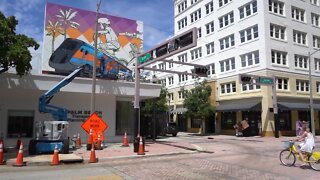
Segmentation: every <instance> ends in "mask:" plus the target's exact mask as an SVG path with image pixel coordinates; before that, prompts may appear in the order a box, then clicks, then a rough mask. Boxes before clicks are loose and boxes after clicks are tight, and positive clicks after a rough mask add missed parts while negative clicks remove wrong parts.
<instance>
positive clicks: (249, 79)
mask: <svg viewBox="0 0 320 180" xmlns="http://www.w3.org/2000/svg"><path fill="white" fill-rule="evenodd" d="M252 81H253V78H252V76H250V75H246V74H240V84H251V83H252Z"/></svg>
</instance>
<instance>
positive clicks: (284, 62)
mask: <svg viewBox="0 0 320 180" xmlns="http://www.w3.org/2000/svg"><path fill="white" fill-rule="evenodd" d="M287 54H288V53H287V52H283V51H278V50H271V63H272V64H275V65H281V66H288V59H287ZM180 57H187V56H186V53H185V54H183V55H180ZM240 61H241V67H242V68H246V67H250V66H254V65H258V64H260V58H259V51H258V50H257V51H252V52H249V53H246V54H242V55H240ZM235 63H236V60H235V57H231V58H228V59H224V60H221V61H219V65H220V72H221V73H224V72H229V71H232V70H235V69H236V65H235ZM170 64H171V63H170ZM294 65H295V68H296V69H304V70H307V69H308V68H309V60H308V57H307V56H304V55H299V54H294ZM158 67H159V68H163V67H164V68H165V67H166V66H165V63H161V64H159V65H158ZM171 67H172V66H171ZM314 67H315V70H316V71H320V58H314ZM153 68H156V67H153ZM207 68H208V75H213V74H215V73H216V70H215V64H214V63H212V64H209V65H207ZM192 79H194V77H192ZM185 81H188V75H179V81H178V82H179V83H180V82H185ZM167 82H168V84H167ZM162 84H163V85H165V86H167V85H173V84H174V79H173V77H169V78H168V81H166V80H164V81H163V82H162ZM248 89H252V88H251V87H248Z"/></svg>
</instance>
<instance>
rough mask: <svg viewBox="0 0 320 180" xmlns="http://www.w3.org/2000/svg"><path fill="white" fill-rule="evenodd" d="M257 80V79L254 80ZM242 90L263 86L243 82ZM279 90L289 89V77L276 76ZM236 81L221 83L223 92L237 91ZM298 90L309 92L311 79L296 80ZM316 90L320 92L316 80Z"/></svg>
mask: <svg viewBox="0 0 320 180" xmlns="http://www.w3.org/2000/svg"><path fill="white" fill-rule="evenodd" d="M254 82H255V81H254ZM241 86H242V92H245V91H253V90H260V89H261V86H260V85H258V84H256V85H255V84H242V85H241ZM276 86H277V90H284V91H289V79H288V78H276ZM236 91H237V88H236V83H235V82H228V83H223V84H220V93H221V94H232V93H236ZM296 91H297V92H309V81H308V80H301V79H297V80H296ZM316 92H317V93H320V82H316Z"/></svg>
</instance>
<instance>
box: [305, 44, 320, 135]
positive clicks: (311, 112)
mask: <svg viewBox="0 0 320 180" xmlns="http://www.w3.org/2000/svg"><path fill="white" fill-rule="evenodd" d="M318 51H320V49H318V50H316V51H314V52H313V53H310V52H309V53H308V56H309V86H310V118H311V120H310V121H311V131H312V134H313V135H314V136H315V135H316V131H315V124H314V107H313V88H312V87H313V86H312V75H311V67H312V66H311V62H312V61H311V55H313V54H315V53H316V52H318Z"/></svg>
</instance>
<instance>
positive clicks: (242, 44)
mask: <svg viewBox="0 0 320 180" xmlns="http://www.w3.org/2000/svg"><path fill="white" fill-rule="evenodd" d="M319 5H320V0H175V1H174V6H175V10H174V11H175V13H174V14H175V16H174V26H175V35H179V34H181V33H183V32H185V31H187V30H189V29H191V28H193V27H196V28H197V29H198V41H197V47H195V48H192V49H190V50H187V51H185V52H182V53H179V54H177V55H174V56H173V57H171V58H169V59H172V60H173V61H182V62H188V63H194V64H201V65H206V66H207V67H208V68H209V71H208V78H206V80H208V81H209V82H210V83H211V84H212V87H213V88H214V91H213V92H214V93H215V94H214V98H213V99H214V104H216V105H217V107H216V110H217V113H216V116H215V119H213V120H212V121H214V123H212V122H211V123H209V126H213V125H215V132H216V133H225V134H230V133H233V132H234V130H233V125H234V124H235V123H236V122H237V121H240V120H242V119H244V118H246V117H247V118H248V119H249V124H250V127H251V129H250V131H251V134H252V135H258V134H259V130H262V134H263V135H265V136H273V135H274V129H275V124H274V114H273V112H272V111H273V109H272V108H273V103H272V87H271V86H265V85H242V84H240V82H239V74H252V75H256V76H268V77H273V76H274V77H275V78H276V91H277V100H278V104H277V105H278V107H279V114H278V115H279V127H280V132H281V134H282V135H283V134H293V133H294V132H295V124H296V121H297V120H298V119H301V120H304V121H310V111H309V109H310V106H309V101H310V83H309V62H310V61H309V56H308V53H309V52H310V53H311V54H312V56H311V65H312V66H311V72H312V83H311V84H312V89H313V99H314V108H315V114H314V115H315V128H316V130H317V131H318V132H319V111H318V110H320V109H319V108H320V105H319V102H320V52H317V51H318V50H319V51H320V6H319ZM152 67H153V68H159V69H167V70H170V69H174V70H175V71H188V72H190V71H191V69H192V68H193V67H190V66H184V65H178V64H174V63H163V62H161V61H160V62H157V63H156V64H153V65H152ZM155 75H156V76H157V77H158V78H159V79H161V80H162V81H161V82H162V83H164V84H165V86H166V87H167V88H168V90H169V92H170V93H171V94H170V104H169V105H170V106H171V108H173V109H174V110H173V112H175V113H177V114H178V115H176V116H175V117H174V119H175V120H176V121H177V122H178V123H179V125H180V128H182V130H185V131H193V130H195V129H194V128H199V126H200V124H199V122H197V121H196V120H192V119H191V120H190V119H189V120H187V119H186V118H184V117H183V115H179V114H181V113H182V114H183V111H184V110H185V109H183V108H182V105H183V97H182V93H181V87H184V90H188V89H191V88H192V87H193V86H194V84H196V82H197V81H202V80H203V79H204V78H200V79H197V78H194V77H191V76H187V75H178V74H168V73H157V72H156V73H155ZM210 124H211V125H210ZM260 127H261V129H260ZM209 129H210V128H209Z"/></svg>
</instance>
